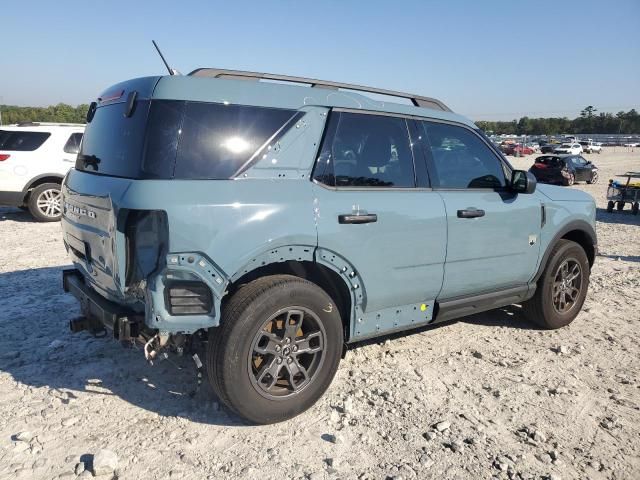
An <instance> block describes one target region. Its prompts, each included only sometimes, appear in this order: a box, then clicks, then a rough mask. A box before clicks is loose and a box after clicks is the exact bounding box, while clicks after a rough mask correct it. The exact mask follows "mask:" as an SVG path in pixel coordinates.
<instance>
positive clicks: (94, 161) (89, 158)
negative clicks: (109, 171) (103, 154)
mask: <svg viewBox="0 0 640 480" xmlns="http://www.w3.org/2000/svg"><path fill="white" fill-rule="evenodd" d="M78 160H80V161H81V162H84V167H85V168H86V167H87V166H89V165H93V166H94V167H95V168H96V170H97V169H98V164H99V163H100V161H101V160H100V159H99V158H98V157H96V156H95V155H78Z"/></svg>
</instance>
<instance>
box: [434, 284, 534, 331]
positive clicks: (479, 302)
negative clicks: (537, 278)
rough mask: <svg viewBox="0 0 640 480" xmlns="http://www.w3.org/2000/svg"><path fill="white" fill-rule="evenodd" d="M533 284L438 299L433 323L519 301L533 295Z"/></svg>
mask: <svg viewBox="0 0 640 480" xmlns="http://www.w3.org/2000/svg"><path fill="white" fill-rule="evenodd" d="M535 291H536V286H535V284H533V285H520V286H517V287H510V288H505V289H500V290H494V291H490V292H485V293H481V294H479V295H469V296H464V297H457V298H452V299H448V300H442V301H438V309H437V311H436V314H435V318H434V321H433V323H438V322H444V321H446V320H452V319H454V318H459V317H465V316H467V315H473V314H475V313H480V312H485V311H487V310H493V309H495V308H500V307H506V306H507V305H511V304H513V303H521V302H524V301H525V300H528V299H529V298H531V297H532V296H533V294H534V293H535Z"/></svg>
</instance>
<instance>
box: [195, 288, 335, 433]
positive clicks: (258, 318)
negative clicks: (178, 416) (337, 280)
mask: <svg viewBox="0 0 640 480" xmlns="http://www.w3.org/2000/svg"><path fill="white" fill-rule="evenodd" d="M342 344H343V334H342V321H341V319H340V314H339V313H338V309H337V308H336V305H335V304H334V303H333V300H332V299H331V298H330V297H329V296H328V295H327V294H326V293H325V292H324V290H322V289H321V288H320V287H318V286H317V285H315V284H313V283H311V282H308V281H306V280H303V279H300V278H298V277H294V276H290V275H274V276H269V277H263V278H260V279H257V280H254V281H253V282H251V283H249V284H247V285H245V286H243V287H242V288H240V289H239V290H238V291H237V292H236V293H235V294H234V295H233V297H232V298H231V299H230V300H229V302H228V303H227V304H226V305H225V306H224V308H223V315H222V320H221V325H220V326H219V327H217V328H212V329H210V330H209V342H208V348H207V373H208V376H209V381H210V383H211V385H212V387H213V390H214V391H215V393H216V394H217V395H218V397H219V398H220V400H222V402H224V403H225V405H227V406H228V407H229V408H230V409H231V410H233V411H235V412H236V413H238V414H239V415H240V416H242V417H244V418H246V419H248V420H249V421H251V422H253V423H258V424H268V423H276V422H280V421H283V420H287V419H289V418H292V417H294V416H296V415H298V414H300V413H302V412H303V411H305V410H306V409H308V408H309V407H311V406H312V405H313V404H314V403H315V402H316V401H317V400H318V399H319V398H320V397H321V396H322V394H323V393H324V392H325V391H326V389H327V388H328V387H329V384H330V383H331V381H332V379H333V377H334V375H335V373H336V371H337V369H338V363H339V362H340V357H341V353H342Z"/></svg>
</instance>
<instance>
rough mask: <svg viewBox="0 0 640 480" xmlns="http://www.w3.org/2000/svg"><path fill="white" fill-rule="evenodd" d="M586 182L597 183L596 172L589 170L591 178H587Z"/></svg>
mask: <svg viewBox="0 0 640 480" xmlns="http://www.w3.org/2000/svg"><path fill="white" fill-rule="evenodd" d="M587 183H591V184H594V183H598V172H595V171H594V172H591V178H590V179H589V181H588V182H587Z"/></svg>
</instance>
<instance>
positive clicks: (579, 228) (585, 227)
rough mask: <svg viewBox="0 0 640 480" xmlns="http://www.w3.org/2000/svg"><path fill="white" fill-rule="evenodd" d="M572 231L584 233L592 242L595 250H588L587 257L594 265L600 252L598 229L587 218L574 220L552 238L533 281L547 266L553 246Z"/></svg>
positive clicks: (533, 281) (532, 281)
mask: <svg viewBox="0 0 640 480" xmlns="http://www.w3.org/2000/svg"><path fill="white" fill-rule="evenodd" d="M571 232H580V234H581V235H583V237H585V238H586V239H588V241H589V242H590V243H591V246H592V247H593V250H592V251H591V252H589V251H587V252H586V253H587V257H588V258H589V264H590V265H591V266H593V262H594V260H595V257H596V255H597V254H598V237H597V235H596V231H595V229H594V228H593V226H592V225H591V224H590V223H588V222H586V221H585V220H573V221H571V222H569V223H567V224H566V225H564V226H562V228H561V229H560V230H558V231H557V232H556V234H555V235H554V236H553V239H551V241H550V242H549V245H548V246H547V248H546V250H545V252H544V254H543V255H542V259H541V260H540V265H539V266H538V270H537V271H536V274H535V275H534V277H533V279H532V280H531V283H536V282H537V281H538V280H539V279H540V277H541V276H542V272H543V271H544V269H545V267H546V266H547V262H548V261H549V255H551V250H553V247H554V246H555V245H556V244H557V243H558V242H559V241H560V240H561V239H562V238H564V237H565V236H566V235H567V234H569V233H571ZM583 246H584V245H583Z"/></svg>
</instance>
